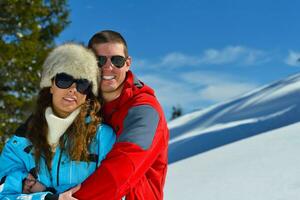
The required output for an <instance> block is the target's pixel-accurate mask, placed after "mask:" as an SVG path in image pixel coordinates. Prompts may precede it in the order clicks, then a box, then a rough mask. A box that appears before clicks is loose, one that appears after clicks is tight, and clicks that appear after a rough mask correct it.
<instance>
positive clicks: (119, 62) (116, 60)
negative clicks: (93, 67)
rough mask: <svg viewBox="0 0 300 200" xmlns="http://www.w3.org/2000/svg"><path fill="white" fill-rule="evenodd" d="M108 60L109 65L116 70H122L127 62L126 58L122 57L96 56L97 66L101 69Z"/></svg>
mask: <svg viewBox="0 0 300 200" xmlns="http://www.w3.org/2000/svg"><path fill="white" fill-rule="evenodd" d="M108 58H110V61H111V63H112V64H113V65H114V66H116V67H117V68H122V67H123V66H124V64H125V62H126V60H127V58H128V57H123V56H118V55H116V56H110V57H107V56H98V66H99V67H103V66H104V65H105V63H106V62H107V59H108Z"/></svg>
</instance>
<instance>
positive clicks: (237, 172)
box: [165, 74, 300, 200]
mask: <svg viewBox="0 0 300 200" xmlns="http://www.w3.org/2000/svg"><path fill="white" fill-rule="evenodd" d="M297 122H298V123H297ZM299 122H300V74H297V75H294V76H291V77H289V78H287V79H284V80H282V81H279V82H276V83H273V84H271V85H268V86H265V87H263V88H260V89H257V90H256V91H253V92H251V93H248V94H246V95H244V96H242V97H240V98H237V99H234V100H231V101H228V102H225V103H221V104H218V105H215V106H212V107H210V108H208V109H205V110H200V111H196V112H194V113H190V114H188V115H185V116H183V117H181V118H178V119H176V120H174V121H172V122H170V123H169V128H170V133H171V139H170V146H169V159H170V165H169V172H168V177H167V182H166V188H165V197H166V199H167V200H173V199H174V200H176V199H206V200H209V199H212V200H218V199H225V200H228V199H230V200H232V199H245V200H250V199H251V200H252V199H264V200H269V199H278V200H279V199H284V200H285V199H300V157H299V156H297V154H298V152H300V135H298V134H300V133H298V130H299V131H300V123H299Z"/></svg>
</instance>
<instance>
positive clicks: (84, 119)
mask: <svg viewBox="0 0 300 200" xmlns="http://www.w3.org/2000/svg"><path fill="white" fill-rule="evenodd" d="M49 106H52V94H51V93H50V87H47V88H43V89H42V90H41V91H40V92H39V95H38V99H37V104H36V110H35V112H34V114H33V116H32V118H31V120H30V122H29V131H28V133H27V134H28V135H27V138H28V139H29V140H30V141H31V143H32V145H33V147H34V156H35V163H36V166H37V170H39V167H40V159H41V157H44V159H45V162H46V165H47V167H48V169H49V170H50V169H51V160H52V156H53V152H52V150H51V146H50V145H49V143H48V141H47V135H48V125H47V121H46V118H45V110H46V108H47V107H49ZM100 108H101V105H100V102H99V101H98V100H97V98H96V97H95V96H94V95H93V93H92V92H90V94H88V95H87V100H86V102H85V103H84V104H83V105H82V106H81V109H80V113H79V114H78V116H77V117H76V118H75V120H74V122H73V123H72V124H71V126H70V127H69V128H68V129H67V131H66V132H65V133H64V135H63V136H62V137H61V138H60V141H59V146H60V148H61V150H62V151H66V153H67V154H68V155H69V157H70V159H72V160H76V161H79V160H83V161H88V155H89V150H88V148H89V144H90V142H91V141H92V139H93V138H94V136H95V134H96V130H97V126H98V125H99V124H100V123H101V121H102V118H101V117H100V116H99V115H98V114H99V111H100Z"/></svg>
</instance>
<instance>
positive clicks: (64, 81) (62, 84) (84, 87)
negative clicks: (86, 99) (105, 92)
mask: <svg viewBox="0 0 300 200" xmlns="http://www.w3.org/2000/svg"><path fill="white" fill-rule="evenodd" d="M73 83H76V89H77V91H78V92H80V93H81V94H88V93H89V92H90V91H91V87H92V84H91V82H90V81H88V80H87V79H75V78H73V76H70V75H68V74H66V73H59V74H56V76H55V85H56V86H57V87H59V88H61V89H67V88H69V87H71V85H72V84H73Z"/></svg>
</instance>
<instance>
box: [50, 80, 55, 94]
mask: <svg viewBox="0 0 300 200" xmlns="http://www.w3.org/2000/svg"><path fill="white" fill-rule="evenodd" d="M53 84H55V83H54V80H53V81H52V85H51V87H50V94H53Z"/></svg>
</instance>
